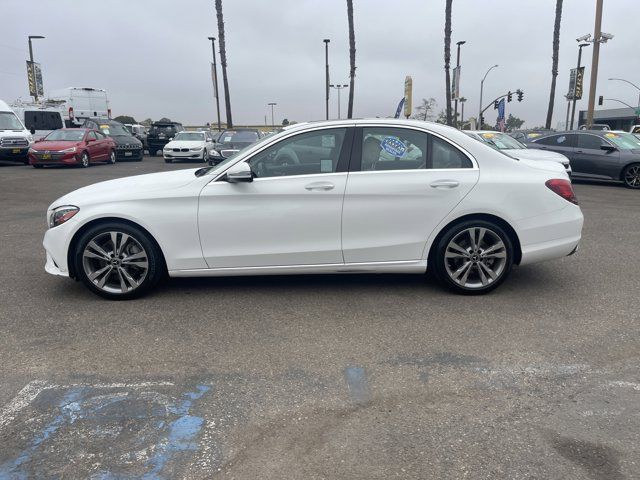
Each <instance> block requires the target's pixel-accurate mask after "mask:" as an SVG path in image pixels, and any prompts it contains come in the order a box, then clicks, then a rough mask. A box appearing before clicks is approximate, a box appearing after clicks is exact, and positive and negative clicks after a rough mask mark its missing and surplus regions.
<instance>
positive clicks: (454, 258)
mask: <svg viewBox="0 0 640 480" xmlns="http://www.w3.org/2000/svg"><path fill="white" fill-rule="evenodd" d="M444 263H445V268H446V271H447V274H448V275H449V277H450V278H451V280H453V281H454V282H455V283H456V284H458V285H460V286H461V287H464V288H467V289H471V290H473V289H481V288H485V287H487V286H488V285H490V284H491V283H494V282H495V281H497V280H498V279H499V278H500V277H501V276H502V274H503V273H504V271H505V267H506V265H507V248H506V246H505V244H504V242H503V241H502V239H501V238H500V236H499V235H498V234H497V233H495V232H494V231H492V230H490V229H488V228H484V227H471V228H467V229H465V230H462V231H461V232H459V233H458V234H457V235H455V236H454V237H453V238H452V239H451V241H450V242H449V244H448V245H447V248H446V250H445V254H444Z"/></svg>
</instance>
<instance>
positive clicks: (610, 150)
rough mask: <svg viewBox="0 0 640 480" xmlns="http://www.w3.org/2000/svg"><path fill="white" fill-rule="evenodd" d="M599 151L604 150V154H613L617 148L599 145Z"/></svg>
mask: <svg viewBox="0 0 640 480" xmlns="http://www.w3.org/2000/svg"><path fill="white" fill-rule="evenodd" d="M600 150H604V151H605V152H614V151H616V150H617V148H616V147H614V146H613V145H600Z"/></svg>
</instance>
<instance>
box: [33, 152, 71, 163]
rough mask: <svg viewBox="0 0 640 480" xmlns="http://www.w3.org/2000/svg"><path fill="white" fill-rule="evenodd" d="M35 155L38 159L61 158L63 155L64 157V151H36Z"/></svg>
mask: <svg viewBox="0 0 640 480" xmlns="http://www.w3.org/2000/svg"><path fill="white" fill-rule="evenodd" d="M34 156H35V157H36V159H37V160H44V161H47V160H60V159H61V158H62V157H64V153H59V152H46V151H45V152H37V153H34Z"/></svg>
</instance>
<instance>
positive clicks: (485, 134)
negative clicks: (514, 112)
mask: <svg viewBox="0 0 640 480" xmlns="http://www.w3.org/2000/svg"><path fill="white" fill-rule="evenodd" d="M464 133H466V134H467V135H469V136H470V137H472V138H475V139H476V140H480V141H481V142H485V143H488V144H489V145H491V146H492V147H494V148H497V149H498V150H501V151H502V152H504V153H506V154H508V155H511V156H512V157H515V158H518V159H526V160H550V161H552V162H558V163H560V164H561V165H562V166H563V167H564V170H565V171H566V172H567V175H569V176H571V163H570V162H569V159H568V158H567V157H565V156H564V155H562V154H561V153H557V152H551V151H544V150H538V149H530V148H527V146H526V145H525V144H524V143H520V142H519V141H518V140H516V139H515V138H513V137H511V136H510V135H507V134H506V133H502V132H493V131H490V130H464Z"/></svg>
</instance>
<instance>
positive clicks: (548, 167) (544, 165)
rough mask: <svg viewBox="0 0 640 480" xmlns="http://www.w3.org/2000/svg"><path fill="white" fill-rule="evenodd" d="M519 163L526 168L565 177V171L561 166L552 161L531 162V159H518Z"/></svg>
mask: <svg viewBox="0 0 640 480" xmlns="http://www.w3.org/2000/svg"><path fill="white" fill-rule="evenodd" d="M520 163H522V164H523V165H526V166H527V167H531V168H535V169H536V170H544V171H545V172H553V173H558V174H562V175H563V176H566V175H567V173H566V170H565V169H564V167H563V166H562V164H561V163H560V162H558V161H554V160H532V159H526V158H523V159H520Z"/></svg>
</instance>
